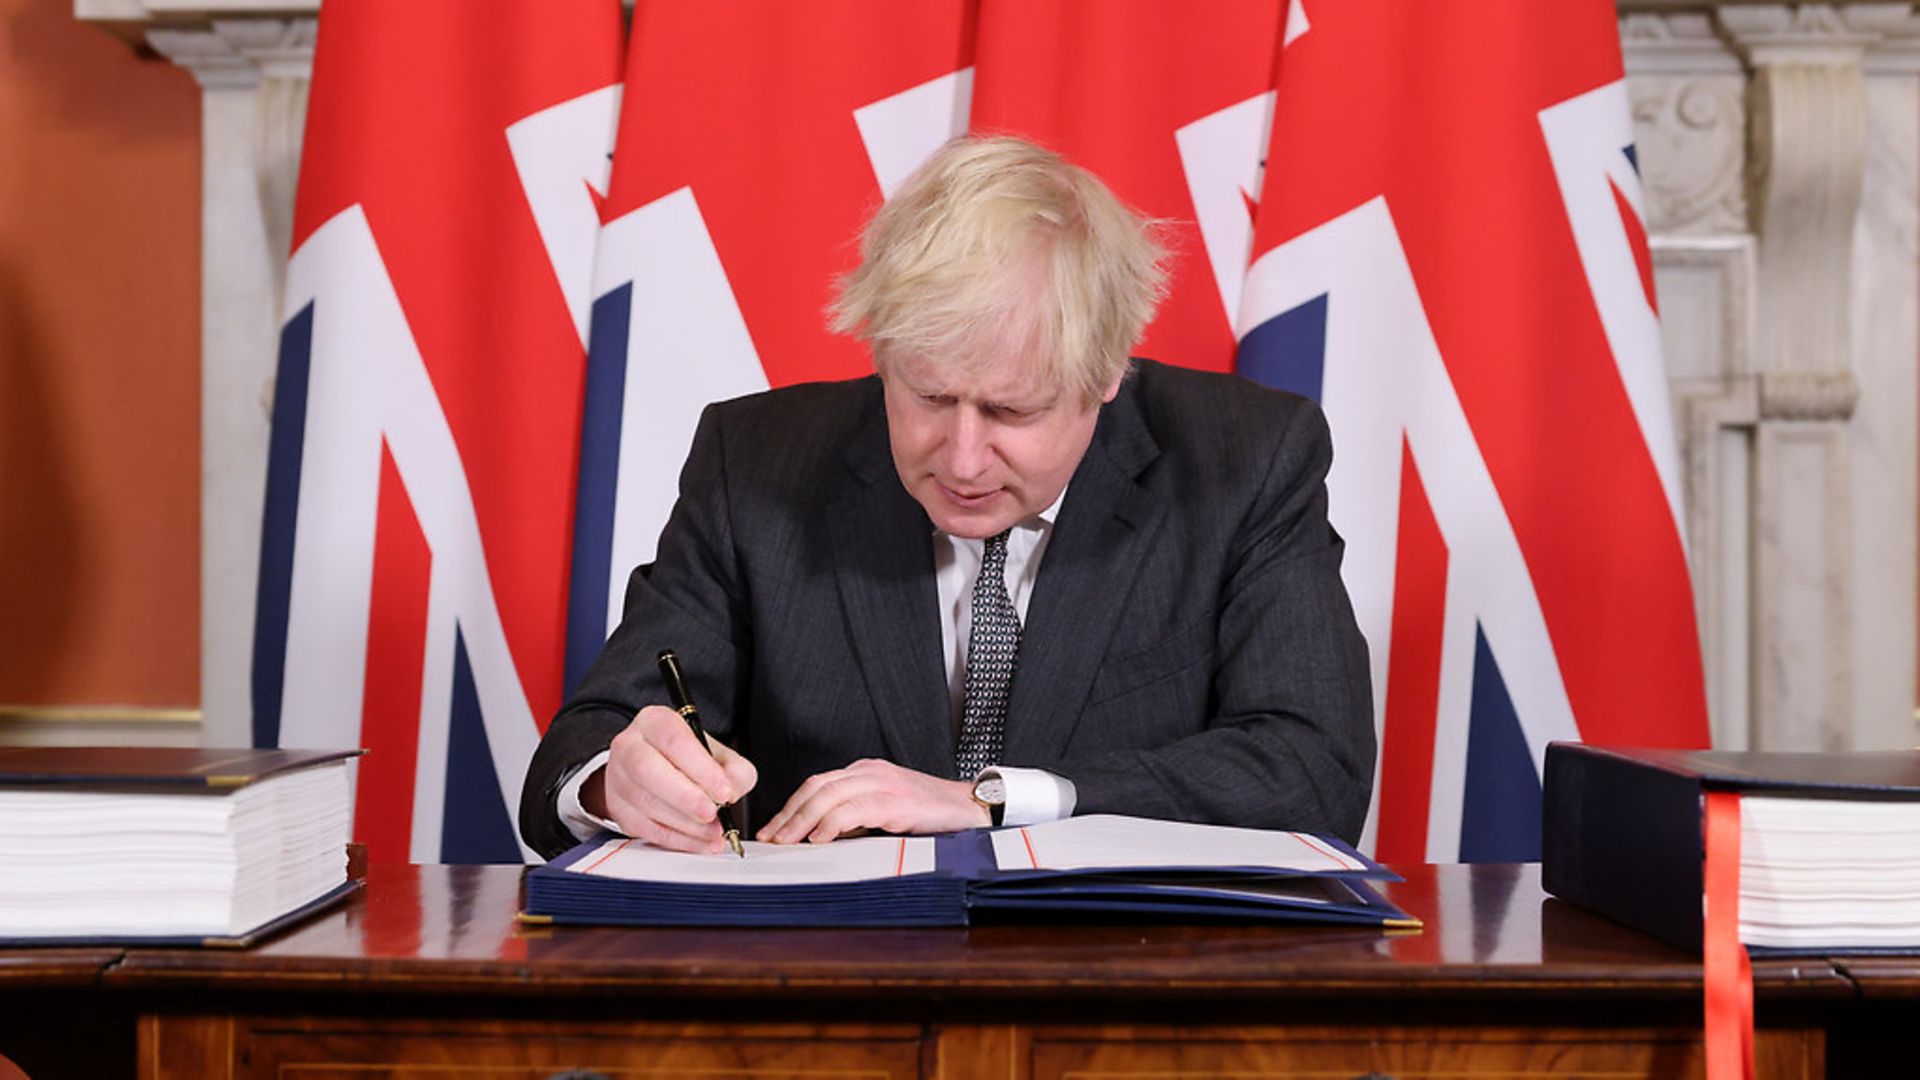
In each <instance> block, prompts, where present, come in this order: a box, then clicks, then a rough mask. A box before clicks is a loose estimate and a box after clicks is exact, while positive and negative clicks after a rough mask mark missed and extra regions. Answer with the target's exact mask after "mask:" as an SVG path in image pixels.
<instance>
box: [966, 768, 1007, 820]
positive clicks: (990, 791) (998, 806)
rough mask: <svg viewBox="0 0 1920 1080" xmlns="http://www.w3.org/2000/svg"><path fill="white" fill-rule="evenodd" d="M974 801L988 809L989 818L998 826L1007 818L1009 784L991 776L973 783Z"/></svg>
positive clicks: (996, 776) (995, 776)
mask: <svg viewBox="0 0 1920 1080" xmlns="http://www.w3.org/2000/svg"><path fill="white" fill-rule="evenodd" d="M973 801H974V802H977V803H979V804H980V805H981V806H984V807H986V808H987V817H988V818H989V819H990V820H991V821H992V822H993V823H994V825H996V826H998V825H1000V824H1002V823H1003V822H1004V820H1005V818H1006V816H1007V782H1006V781H1005V780H1002V779H1000V777H999V776H998V775H992V774H989V775H987V776H983V777H981V778H980V779H978V780H975V781H974V782H973Z"/></svg>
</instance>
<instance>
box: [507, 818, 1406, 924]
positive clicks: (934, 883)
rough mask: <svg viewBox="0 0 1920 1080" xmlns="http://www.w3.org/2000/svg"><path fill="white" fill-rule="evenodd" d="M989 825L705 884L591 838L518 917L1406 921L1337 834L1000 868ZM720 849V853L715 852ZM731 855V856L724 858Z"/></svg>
mask: <svg viewBox="0 0 1920 1080" xmlns="http://www.w3.org/2000/svg"><path fill="white" fill-rule="evenodd" d="M991 835H992V830H988V829H975V830H970V831H968V832H962V833H954V834H951V835H947V836H940V837H936V838H935V839H934V863H935V866H934V869H933V870H932V871H931V872H929V873H920V874H907V875H904V876H898V877H884V878H869V879H863V880H859V881H848V882H835V883H830V884H805V885H733V884H728V885H711V884H686V883H679V882H663V881H643V880H633V879H626V878H613V877H598V876H593V875H589V874H585V873H578V872H575V871H574V870H572V869H571V868H572V867H574V866H575V865H576V864H578V863H579V862H580V861H581V860H583V859H586V858H588V857H591V856H593V855H595V854H596V853H598V852H600V851H601V850H602V849H603V847H604V845H605V844H606V843H607V842H608V841H611V840H617V838H616V837H614V836H612V835H611V834H603V835H601V836H598V837H595V838H594V839H592V840H589V841H587V842H585V843H583V844H581V845H579V846H578V847H575V848H573V849H572V850H570V851H568V852H566V853H565V854H563V855H561V856H560V857H559V858H557V859H555V860H553V861H552V862H550V863H548V864H546V865H545V866H540V867H535V868H534V869H532V870H530V871H528V873H527V879H526V906H525V912H524V914H523V918H524V919H526V920H527V921H529V922H535V923H556V924H562V925H566V924H578V925H601V926H606V925H616V926H965V925H967V924H968V923H969V922H971V921H973V920H974V919H976V918H978V917H982V916H989V915H990V916H992V917H994V918H997V919H999V918H1005V919H1018V918H1022V917H1027V916H1032V917H1042V918H1044V917H1050V916H1059V915H1079V916H1098V917H1103V918H1104V917H1114V918H1118V917H1128V916H1135V915H1139V916H1149V917H1152V918H1155V919H1160V920H1166V919H1169V918H1172V919H1178V920H1194V921H1200V920H1214V919H1235V920H1248V921H1262V922H1302V923H1329V924H1343V925H1353V924H1360V925H1368V926H1384V927H1398V928H1417V927H1418V926H1419V925H1420V923H1419V922H1418V920H1415V919H1412V918H1409V917H1408V916H1407V914H1406V913H1405V912H1403V911H1401V910H1400V909H1399V908H1397V907H1395V906H1394V905H1393V904H1391V903H1389V902H1388V901H1387V900H1386V898H1385V897H1382V896H1381V895H1380V894H1379V893H1378V892H1376V891H1374V889H1373V888H1372V887H1371V886H1370V885H1369V882H1371V881H1398V880H1400V878H1399V875H1397V874H1395V873H1393V872H1392V871H1391V870H1388V869H1386V868H1385V867H1383V866H1381V865H1380V864H1378V863H1376V862H1374V861H1373V860H1371V859H1368V858H1366V857H1365V856H1363V855H1361V854H1360V853H1358V852H1356V851H1354V850H1353V849H1352V848H1351V847H1350V846H1348V845H1347V844H1344V843H1341V842H1340V841H1338V840H1333V839H1328V838H1324V837H1323V838H1320V839H1321V840H1322V841H1323V842H1324V843H1325V844H1326V845H1327V846H1328V847H1329V848H1331V849H1333V850H1335V851H1338V852H1340V853H1341V854H1342V855H1345V856H1347V857H1348V858H1349V859H1350V860H1351V861H1352V862H1353V863H1354V864H1355V865H1356V866H1357V867H1358V869H1352V870H1342V871H1333V872H1303V871H1288V870H1284V869H1275V868H1273V867H1259V866H1245V867H1233V866H1225V867H1206V868H1199V869H1196V868H1191V867H1178V868H1168V867H1153V866H1141V867H1128V868H1119V869H1110V868H1103V869H1097V870H1091V869H1090V870H1002V869H1000V868H998V867H997V865H996V864H995V861H994V857H993V848H992V839H991ZM716 857H720V856H716ZM728 857H730V856H728Z"/></svg>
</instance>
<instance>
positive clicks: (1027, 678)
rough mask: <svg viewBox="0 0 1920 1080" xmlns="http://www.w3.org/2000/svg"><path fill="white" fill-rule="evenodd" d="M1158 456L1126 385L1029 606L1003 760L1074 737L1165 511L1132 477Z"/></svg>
mask: <svg viewBox="0 0 1920 1080" xmlns="http://www.w3.org/2000/svg"><path fill="white" fill-rule="evenodd" d="M1159 453H1160V448H1159V445H1158V444H1157V443H1155V442H1154V440H1153V436H1152V434H1151V433H1150V432H1149V431H1148V429H1147V424H1146V420H1145V418H1144V417H1143V416H1142V415H1141V414H1140V407H1139V403H1138V401H1137V399H1136V397H1135V394H1134V383H1133V382H1131V381H1129V382H1128V383H1127V384H1126V385H1125V386H1123V387H1122V389H1121V393H1120V396H1119V397H1117V398H1115V399H1114V400H1113V402H1112V403H1111V404H1109V405H1107V406H1105V407H1104V408H1103V409H1102V410H1101V413H1100V421H1099V426H1098V427H1097V428H1096V429H1095V431H1094V437H1093V443H1092V445H1090V446H1088V448H1087V456H1086V457H1085V458H1084V459H1083V460H1082V461H1081V463H1080V467H1079V469H1077V470H1076V471H1075V472H1074V474H1073V483H1072V484H1071V485H1070V486H1069V487H1068V489H1067V499H1066V502H1065V503H1064V504H1062V505H1061V507H1060V516H1059V517H1058V519H1056V521H1055V522H1054V529H1053V537H1052V539H1050V540H1049V541H1048V542H1047V551H1046V554H1045V555H1044V556H1043V557H1042V560H1041V563H1040V578H1039V580H1038V581H1036V582H1035V583H1034V590H1033V596H1032V598H1031V600H1029V601H1028V604H1027V619H1026V625H1025V626H1024V628H1023V630H1022V633H1021V635H1020V662H1019V668H1018V669H1017V672H1016V674H1015V675H1014V680H1013V700H1012V701H1011V702H1010V703H1009V705H1008V709H1007V738H1006V749H1005V754H1004V757H1005V759H1006V760H1007V761H1009V762H1012V763H1015V764H1018V763H1021V762H1028V761H1049V760H1052V759H1054V758H1057V757H1058V756H1059V755H1060V754H1061V753H1062V752H1063V751H1064V750H1065V749H1066V746H1067V742H1068V740H1069V739H1070V738H1071V737H1072V735H1073V726H1074V724H1075V723H1077V722H1078V720H1079V716H1080V710H1081V707H1082V705H1083V704H1084V703H1085V702H1086V700H1087V694H1088V692H1089V691H1090V690H1091V688H1092V685H1093V677H1094V674H1095V673H1096V672H1097V671H1098V670H1099V666H1100V660H1101V658H1102V657H1104V656H1105V655H1106V651H1107V642H1108V641H1109V640H1110V639H1111V638H1112V636H1113V631H1114V628H1115V627H1116V626H1117V625H1118V624H1119V620H1120V618H1121V617H1122V611H1123V609H1124V608H1125V605H1126V602H1127V597H1128V596H1129V595H1130V594H1131V593H1132V591H1133V580H1134V578H1135V576H1137V575H1138V573H1139V571H1140V564H1141V559H1142V556H1143V555H1144V554H1145V552H1146V551H1147V549H1148V546H1149V544H1150V543H1151V541H1152V538H1153V536H1154V534H1155V533H1156V532H1157V531H1158V529H1159V527H1160V524H1161V519H1162V518H1163V517H1164V516H1165V513H1166V510H1165V505H1164V501H1163V500H1160V499H1156V498H1154V497H1153V496H1152V494H1151V493H1150V492H1149V491H1148V490H1147V489H1146V488H1145V487H1144V486H1142V485H1141V484H1139V483H1138V482H1137V481H1136V478H1137V477H1138V476H1139V475H1140V472H1141V470H1143V469H1145V468H1146V466H1147V465H1148V463H1150V462H1151V461H1153V459H1154V458H1156V457H1158V456H1159Z"/></svg>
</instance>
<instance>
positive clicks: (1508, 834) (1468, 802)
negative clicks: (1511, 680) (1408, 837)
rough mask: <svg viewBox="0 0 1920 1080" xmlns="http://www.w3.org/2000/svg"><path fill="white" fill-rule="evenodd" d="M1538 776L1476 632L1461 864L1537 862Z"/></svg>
mask: <svg viewBox="0 0 1920 1080" xmlns="http://www.w3.org/2000/svg"><path fill="white" fill-rule="evenodd" d="M1540 809H1541V799H1540V776H1539V774H1538V773H1536V772H1535V771H1534V768H1533V755H1532V754H1531V753H1529V752H1528V750H1527V737H1526V733H1525V732H1524V731H1522V730H1521V728H1520V715H1519V713H1517V712H1516V711H1514V708H1513V699H1512V697H1511V696H1509V695H1508V693H1507V683H1506V680H1505V679H1503V678H1501V676H1500V665H1499V663H1498V662H1496V661H1495V659H1494V656H1493V650H1492V649H1491V648H1490V647H1488V645H1487V635H1486V631H1485V630H1483V629H1480V628H1479V627H1475V630H1474V651H1473V697H1472V702H1471V704H1470V705H1469V706H1468V710H1467V789H1466V797H1465V799H1464V800H1463V801H1462V804H1461V807H1460V861H1461V862H1537V861H1539V859H1540Z"/></svg>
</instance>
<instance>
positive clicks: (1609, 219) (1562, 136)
mask: <svg viewBox="0 0 1920 1080" xmlns="http://www.w3.org/2000/svg"><path fill="white" fill-rule="evenodd" d="M1632 115H1633V113H1632V108H1631V105H1630V103H1629V102H1628V100H1627V84H1626V80H1624V79H1620V80H1616V81H1614V82H1611V83H1608V84H1607V85H1605V86H1602V87H1599V88H1597V89H1594V90H1590V91H1588V92H1587V93H1584V94H1581V95H1580V96H1578V97H1574V98H1569V99H1567V100H1566V101H1563V102H1561V103H1560V104H1558V105H1555V106H1553V107H1552V108H1549V109H1544V110H1542V111H1541V113H1540V130H1541V133H1542V134H1543V135H1544V136H1545V137H1546V141H1547V153H1548V156H1549V157H1551V158H1552V159H1553V174H1554V177H1555V179H1556V180H1557V181H1558V182H1559V185H1560V195H1561V199H1562V201H1563V202H1565V203H1566V206H1567V218H1568V222H1569V224H1570V225H1571V226H1572V228H1573V239H1574V246H1575V247H1576V248H1578V249H1579V252H1580V263H1581V265H1582V267H1583V268H1584V269H1585V270H1586V275H1587V283H1588V285H1589V286H1590V287H1591V288H1592V290H1593V299H1594V304H1595V306H1596V307H1597V309H1598V311H1599V315H1600V324H1601V326H1602V328H1603V329H1604V331H1605V333H1606V338H1607V346H1608V348H1610V349H1611V350H1612V351H1613V360H1614V364H1615V366H1616V367H1617V368H1618V369H1619V372H1620V381H1621V383H1622V384H1623V385H1624V386H1625V388H1626V392H1627V400H1628V401H1629V402H1631V403H1632V405H1633V415H1634V419H1635V420H1637V421H1638V422H1639V425H1640V437H1641V440H1642V441H1643V442H1644V443H1645V444H1646V446H1647V450H1648V453H1650V454H1651V455H1652V457H1653V465H1654V469H1655V471H1657V472H1658V473H1659V475H1660V486H1661V488H1662V489H1663V490H1664V491H1665V493H1666V497H1667V509H1668V511H1669V512H1670V513H1672V515H1673V527H1674V530H1675V531H1676V532H1677V533H1678V534H1679V536H1680V543H1681V547H1682V550H1683V551H1684V550H1685V547H1686V542H1687V528H1686V513H1685V510H1684V509H1683V507H1682V505H1681V489H1680V447H1679V441H1678V439H1677V437H1676V436H1675V434H1674V430H1673V423H1672V420H1671V418H1672V416H1673V408H1672V403H1671V401H1670V400H1669V393H1668V388H1667V372H1666V366H1665V364H1663V363H1662V362H1661V343H1660V319H1659V315H1658V314H1657V313H1656V312H1655V311H1654V309H1653V307H1652V306H1651V305H1650V304H1648V303H1647V297H1646V292H1645V290H1644V289H1643V288H1642V286H1641V283H1640V268H1639V266H1638V265H1637V263H1636V261H1635V259H1634V255H1633V248H1632V245H1631V244H1629V243H1628V240H1627V234H1626V232H1625V230H1624V229H1623V228H1622V225H1621V221H1620V210H1619V207H1618V206H1617V205H1616V204H1615V202H1614V198H1613V191H1612V187H1613V186H1618V187H1619V189H1620V193H1621V194H1622V195H1623V196H1625V197H1626V200H1627V204H1628V205H1629V206H1631V207H1632V208H1633V212H1634V213H1635V214H1636V215H1638V216H1639V218H1640V220H1641V221H1642V222H1645V221H1646V207H1645V204H1644V202H1643V199H1642V195H1641V190H1640V177H1639V176H1638V175H1637V174H1636V173H1635V172H1634V169H1633V166H1632V163H1631V162H1629V161H1628V160H1627V156H1626V152H1625V149H1626V147H1628V146H1630V145H1632V143H1633V121H1632ZM1609 180H1611V181H1612V184H1611V185H1610V184H1609V183H1608V181H1609Z"/></svg>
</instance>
